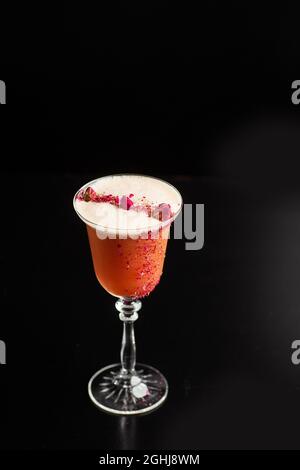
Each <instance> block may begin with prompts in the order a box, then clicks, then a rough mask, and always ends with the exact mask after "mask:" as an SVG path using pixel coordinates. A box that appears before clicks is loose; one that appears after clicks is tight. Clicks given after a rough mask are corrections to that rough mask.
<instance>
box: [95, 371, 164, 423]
mask: <svg viewBox="0 0 300 470" xmlns="http://www.w3.org/2000/svg"><path fill="white" fill-rule="evenodd" d="M88 389H89V395H90V398H91V400H92V402H93V403H94V404H95V405H96V406H98V407H99V408H101V409H102V410H104V411H107V412H109V413H114V414H118V415H137V414H141V413H147V412H149V411H152V410H154V409H155V408H157V407H158V406H160V405H161V404H162V403H163V402H164V401H165V399H166V398H167V395H168V383H167V381H166V379H165V378H164V376H163V375H162V374H161V373H160V372H159V371H158V370H156V369H154V368H153V367H150V366H146V365H144V364H137V365H136V372H135V374H128V375H124V374H121V364H114V365H111V366H107V367H104V368H103V369H101V370H99V371H98V372H96V374H95V375H93V377H92V378H91V380H90V381H89V387H88Z"/></svg>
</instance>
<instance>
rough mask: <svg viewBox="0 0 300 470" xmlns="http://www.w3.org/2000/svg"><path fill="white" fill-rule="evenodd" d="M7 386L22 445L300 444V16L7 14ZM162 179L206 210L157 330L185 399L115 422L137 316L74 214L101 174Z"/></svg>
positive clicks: (154, 357) (145, 355)
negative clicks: (125, 305) (122, 346)
mask: <svg viewBox="0 0 300 470" xmlns="http://www.w3.org/2000/svg"><path fill="white" fill-rule="evenodd" d="M3 11H4V14H3V18H7V19H8V20H7V25H8V26H9V27H8V28H7V29H6V28H4V30H2V34H3V39H2V41H1V42H2V44H4V47H2V49H1V60H0V64H1V67H0V79H2V80H5V82H6V85H7V105H6V106H5V107H4V106H1V112H0V119H1V121H0V125H1V163H0V168H1V185H2V191H1V192H2V198H1V200H2V204H1V212H2V230H1V244H2V250H1V265H2V268H3V269H2V282H1V290H0V302H1V311H2V312H3V313H2V315H1V317H2V320H1V330H0V331H1V335H0V337H1V339H3V340H5V341H6V343H7V351H8V352H7V362H8V363H7V365H6V366H2V367H1V370H0V373H1V380H2V379H4V380H3V382H5V384H4V385H5V387H6V388H4V385H3V386H2V388H1V390H2V391H3V400H2V403H1V404H4V408H5V410H6V412H7V416H8V421H7V423H8V424H7V426H6V428H5V433H4V436H3V438H2V440H1V443H2V444H3V447H7V448H10V449H24V448H26V449H28V448H29V449H126V448H127V449H185V448H190V449H223V448H225V449H276V448H277V449H297V448H299V431H298V428H299V422H300V405H299V403H300V401H299V397H300V395H299V393H300V392H299V390H300V366H298V367H296V366H294V365H292V363H291V359H290V357H291V343H292V341H293V340H295V339H300V314H299V303H300V298H299V287H298V284H299V266H300V265H299V257H300V251H299V231H300V223H299V212H300V211H299V207H300V193H299V181H298V179H299V178H298V174H299V163H298V162H299V155H300V143H299V142H300V139H299V116H300V115H299V113H300V108H299V107H297V106H295V105H293V104H292V102H291V83H292V81H293V80H296V79H299V74H300V71H299V47H298V44H299V40H298V38H299V28H298V18H299V11H298V10H297V9H296V10H295V6H293V7H292V6H289V4H288V3H284V5H282V4H281V5H279V6H275V5H273V6H272V8H267V7H265V8H263V7H262V6H259V7H257V6H254V5H253V4H252V3H250V2H249V3H247V4H243V5H240V4H239V3H238V2H229V3H228V2H226V3H224V4H223V5H221V3H220V4H218V3H217V2H213V1H211V2H209V3H207V4H204V5H201V6H200V7H198V8H197V9H196V8H195V7H192V6H188V5H185V6H184V7H183V6H182V5H181V6H180V7H178V6H176V5H174V4H173V3H169V2H143V3H142V2H134V3H122V4H118V3H117V4H114V5H111V7H110V8H109V9H108V7H107V6H105V5H103V6H99V5H97V7H96V6H95V3H88V2H86V3H84V4H81V5H80V6H79V5H78V6H77V5H76V4H74V3H72V2H61V3H60V5H59V6H58V7H56V6H54V5H53V4H51V5H50V4H48V5H47V6H45V5H44V4H43V5H42V6H41V5H40V6H38V5H33V4H30V5H28V4H24V5H23V6H20V7H18V10H17V11H8V8H7V9H6V8H4V7H3ZM118 172H137V173H139V172H141V173H145V174H153V175H156V176H161V177H164V178H165V179H167V180H168V181H170V182H171V183H173V184H175V185H176V186H177V187H178V189H179V190H180V191H181V192H182V195H183V198H184V201H185V202H190V203H205V246H204V248H203V249H202V250H200V251H198V252H192V251H191V252H188V251H186V250H185V245H184V241H171V242H170V246H169V249H168V256H167V260H166V266H165V272H164V276H163V278H162V281H161V284H160V285H159V286H158V287H157V289H156V290H155V292H153V294H152V295H151V296H150V297H149V299H146V300H145V301H144V305H143V311H142V314H141V315H140V320H139V322H138V323H137V325H136V326H137V328H136V330H137V345H138V357H139V359H140V360H142V361H144V362H148V363H150V364H152V365H154V366H158V367H159V368H160V369H161V370H162V371H163V372H164V373H165V375H166V376H167V378H168V380H169V383H170V396H169V398H168V401H167V402H166V404H165V405H164V406H163V407H162V408H161V409H160V410H158V411H157V412H155V413H153V414H151V415H149V416H145V417H141V418H133V419H128V418H117V417H111V416H108V415H106V414H102V413H100V412H99V411H98V410H97V409H95V408H94V407H93V406H92V404H91V403H90V402H89V399H88V396H87V390H86V385H87V381H88V379H89V378H90V376H91V375H92V374H93V373H94V372H95V370H97V368H100V367H101V366H103V365H106V364H108V363H110V362H115V361H116V360H117V358H118V348H119V340H120V336H121V325H120V322H119V320H118V318H117V315H116V313H115V312H114V307H113V299H112V298H110V297H109V296H108V295H107V294H106V292H104V291H103V289H101V288H100V287H99V285H98V284H97V282H96V279H95V277H94V274H93V272H92V266H91V260H90V255H89V249H88V243H87V239H86V234H85V231H84V227H83V225H82V224H81V222H80V221H79V220H77V218H76V216H75V214H74V213H73V209H72V203H71V201H72V196H73V194H74V192H75V191H76V190H77V189H78V187H79V186H81V185H82V184H83V183H85V182H86V181H88V180H89V179H93V178H95V177H98V176H101V175H105V174H110V173H118Z"/></svg>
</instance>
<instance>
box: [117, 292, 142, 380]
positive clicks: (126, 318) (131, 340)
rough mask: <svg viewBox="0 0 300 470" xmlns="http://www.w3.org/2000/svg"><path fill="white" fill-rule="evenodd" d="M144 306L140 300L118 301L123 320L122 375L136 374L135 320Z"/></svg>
mask: <svg viewBox="0 0 300 470" xmlns="http://www.w3.org/2000/svg"><path fill="white" fill-rule="evenodd" d="M141 307H142V302H141V301H140V300H132V299H127V298H121V299H119V300H117V302H116V309H117V310H118V311H119V317H120V320H121V321H122V322H123V337H122V346H121V375H122V376H124V377H129V376H132V375H134V374H135V363H136V346H135V337H134V322H135V321H136V320H137V319H138V311H139V310H140V309H141Z"/></svg>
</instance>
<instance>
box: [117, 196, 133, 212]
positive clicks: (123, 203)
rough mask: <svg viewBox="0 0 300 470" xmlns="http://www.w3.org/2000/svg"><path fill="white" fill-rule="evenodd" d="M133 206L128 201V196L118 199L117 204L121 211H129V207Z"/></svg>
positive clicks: (129, 200)
mask: <svg viewBox="0 0 300 470" xmlns="http://www.w3.org/2000/svg"><path fill="white" fill-rule="evenodd" d="M132 205H133V202H132V200H131V199H129V197H128V196H122V197H121V198H120V202H119V206H120V207H121V208H122V209H125V210H127V211H128V210H129V209H130V207H131V206H132Z"/></svg>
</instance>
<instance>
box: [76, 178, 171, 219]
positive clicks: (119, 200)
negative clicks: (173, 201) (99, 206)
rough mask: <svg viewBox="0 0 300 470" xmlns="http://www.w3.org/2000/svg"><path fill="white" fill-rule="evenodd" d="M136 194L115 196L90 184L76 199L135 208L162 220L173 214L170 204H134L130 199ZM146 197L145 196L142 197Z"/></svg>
mask: <svg viewBox="0 0 300 470" xmlns="http://www.w3.org/2000/svg"><path fill="white" fill-rule="evenodd" d="M133 196H134V194H132V193H131V194H129V196H125V195H124V196H113V195H112V194H97V193H96V191H95V190H94V189H93V188H91V187H90V186H88V187H87V188H86V189H82V190H81V191H79V193H78V194H77V196H76V199H78V200H79V201H85V202H89V201H92V202H106V203H109V204H112V205H114V206H119V207H121V209H124V210H127V211H128V210H129V209H131V208H132V209H133V210H135V211H137V212H140V211H142V212H145V213H146V214H147V215H148V217H154V218H156V219H158V220H160V221H165V220H168V219H170V218H171V217H172V216H173V213H172V210H171V206H170V204H165V203H162V204H159V205H158V206H152V205H151V204H147V203H142V204H139V205H134V203H133V201H132V200H131V199H130V198H132V197H133ZM142 199H145V196H143V197H142Z"/></svg>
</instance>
